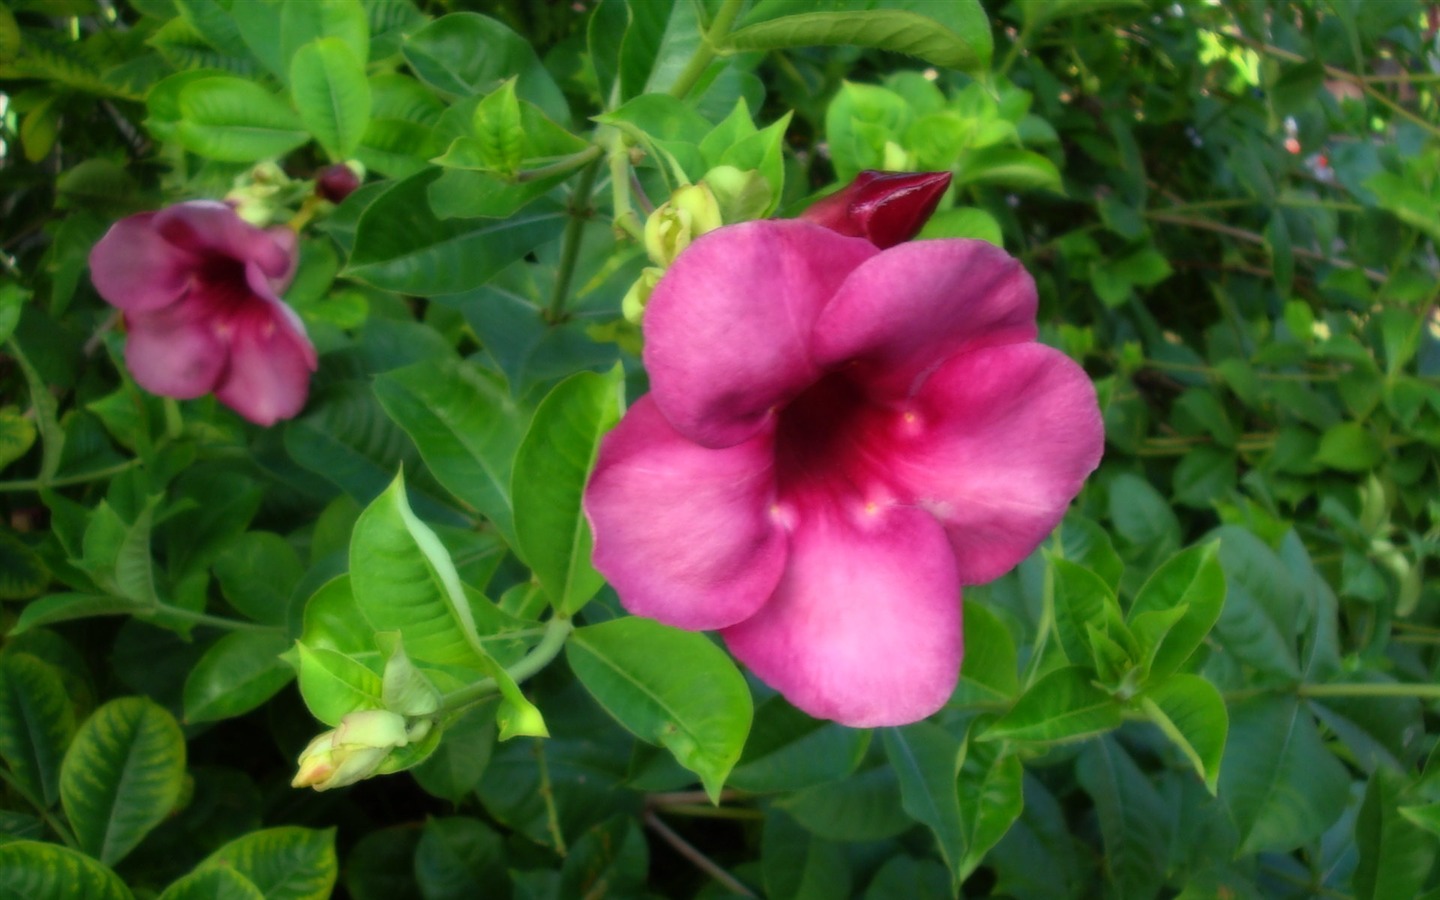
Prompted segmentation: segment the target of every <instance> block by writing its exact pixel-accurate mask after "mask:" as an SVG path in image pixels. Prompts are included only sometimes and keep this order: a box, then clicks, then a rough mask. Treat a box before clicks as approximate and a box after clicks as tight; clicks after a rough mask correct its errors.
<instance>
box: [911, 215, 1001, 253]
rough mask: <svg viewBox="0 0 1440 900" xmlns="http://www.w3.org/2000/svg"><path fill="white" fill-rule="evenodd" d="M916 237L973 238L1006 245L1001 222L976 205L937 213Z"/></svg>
mask: <svg viewBox="0 0 1440 900" xmlns="http://www.w3.org/2000/svg"><path fill="white" fill-rule="evenodd" d="M916 238H917V239H919V240H931V239H932V238H973V239H976V240H981V241H987V242H989V243H991V244H994V245H995V246H997V247H1000V248H1002V249H1003V248H1004V247H1005V238H1004V235H1003V234H1002V233H1001V231H1000V223H999V222H997V221H995V217H994V216H992V215H990V214H989V213H988V212H986V211H985V210H983V209H980V208H979V207H976V206H962V207H959V208H957V209H947V210H942V211H941V212H938V213H936V214H935V215H933V216H931V217H930V221H928V222H926V223H925V227H923V228H921V229H920V233H919V234H918V235H916Z"/></svg>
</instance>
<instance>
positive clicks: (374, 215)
mask: <svg viewBox="0 0 1440 900" xmlns="http://www.w3.org/2000/svg"><path fill="white" fill-rule="evenodd" d="M441 174H442V172H441V170H438V169H430V170H426V171H423V172H421V173H419V174H418V175H415V176H413V177H411V178H407V179H405V180H403V181H400V182H398V183H396V184H395V185H394V186H393V187H391V188H390V189H389V190H387V191H385V193H383V194H381V195H380V196H379V197H377V198H376V199H375V200H374V201H373V202H372V203H371V204H370V205H369V206H368V207H366V209H365V212H363V213H361V215H360V221H359V223H358V225H357V226H356V234H355V248H354V251H353V253H352V254H351V256H350V265H349V267H348V268H347V269H346V271H345V273H344V274H346V275H348V276H351V277H354V278H358V279H360V280H361V281H364V282H367V283H368V284H372V285H374V286H375V287H378V288H381V289H384V290H394V291H399V292H402V293H406V294H419V295H420V296H426V297H428V296H433V295H436V294H455V293H459V292H461V291H468V290H471V289H473V288H477V287H479V286H481V285H483V284H484V283H485V282H487V281H489V280H490V279H491V278H493V277H494V276H495V275H496V273H498V272H499V271H500V270H501V269H503V268H505V267H506V266H508V265H510V264H511V263H513V262H515V261H516V260H518V259H521V258H522V257H524V256H525V254H527V253H529V252H530V251H532V250H534V249H535V248H536V247H539V246H540V245H541V244H543V243H545V242H546V241H549V240H552V239H554V238H557V237H559V235H560V232H561V230H562V228H563V226H564V218H565V217H564V215H563V213H562V212H560V211H559V209H557V208H556V207H555V206H554V205H553V204H548V203H546V204H539V203H537V204H535V205H534V206H532V207H531V208H530V209H528V210H526V211H525V213H524V214H523V215H517V216H515V217H513V218H508V219H498V220H497V219H488V218H484V219H459V218H451V219H440V218H437V217H436V215H435V213H434V212H433V211H432V209H431V206H430V202H429V199H428V192H429V188H430V185H431V184H433V183H434V182H435V181H436V180H437V179H439V178H440V176H441Z"/></svg>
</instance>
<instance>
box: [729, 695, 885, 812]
mask: <svg viewBox="0 0 1440 900" xmlns="http://www.w3.org/2000/svg"><path fill="white" fill-rule="evenodd" d="M869 746H870V737H869V733H868V732H866V731H864V730H862V729H856V728H846V727H844V726H842V725H837V724H835V723H834V722H822V721H820V720H818V719H812V718H811V717H810V716H807V715H806V714H805V713H803V712H801V711H800V710H798V709H796V708H795V707H793V706H791V705H790V704H789V703H788V702H786V700H785V698H784V697H780V696H778V695H777V696H775V697H771V698H770V699H769V700H766V701H765V702H763V703H761V704H760V706H759V707H758V708H756V710H755V721H754V724H753V725H752V726H751V729H750V738H749V740H747V741H746V742H745V752H744V754H743V755H742V756H741V757H740V761H739V762H738V763H736V765H735V769H734V771H732V772H731V773H730V778H729V783H730V784H731V785H732V786H734V787H737V788H739V789H741V790H743V791H752V792H756V793H772V792H780V791H795V790H800V789H801V788H807V787H811V786H812V785H817V784H825V783H827V782H831V781H835V780H836V779H839V778H844V777H845V776H846V775H849V774H850V773H851V772H853V771H855V769H856V767H857V766H859V765H860V761H861V759H862V758H864V756H865V749H866V748H867V747H869Z"/></svg>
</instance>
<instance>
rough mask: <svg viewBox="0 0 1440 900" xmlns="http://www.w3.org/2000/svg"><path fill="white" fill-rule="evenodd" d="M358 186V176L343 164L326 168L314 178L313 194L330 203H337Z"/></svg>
mask: <svg viewBox="0 0 1440 900" xmlns="http://www.w3.org/2000/svg"><path fill="white" fill-rule="evenodd" d="M359 186H360V176H358V175H356V174H355V171H354V170H353V169H351V168H350V167H349V166H347V165H345V164H344V163H336V164H335V165H333V166H328V167H326V168H324V169H322V170H321V171H320V174H319V175H317V176H315V193H317V194H319V195H320V196H321V197H324V198H325V199H326V200H329V201H330V202H331V203H339V202H340V201H341V200H344V199H345V198H346V197H348V196H350V195H351V194H352V193H353V192H354V191H355V189H356V188H358V187H359Z"/></svg>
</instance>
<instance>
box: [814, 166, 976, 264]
mask: <svg viewBox="0 0 1440 900" xmlns="http://www.w3.org/2000/svg"><path fill="white" fill-rule="evenodd" d="M949 186H950V173H949V172H876V171H874V170H872V169H867V170H866V171H864V172H861V173H860V174H859V175H856V176H855V180H854V181H852V182H850V183H849V184H848V185H846V186H845V187H843V188H841V189H840V190H838V191H836V192H835V193H833V194H831V195H830V196H828V197H825V198H823V199H821V200H819V201H817V202H815V203H814V204H812V205H811V206H810V208H809V209H807V210H805V212H803V213H801V214H800V218H802V219H805V220H806V221H810V222H814V223H815V224H816V225H824V226H825V227H826V228H828V229H830V230H831V231H838V232H839V233H841V234H845V235H849V236H851V237H863V238H865V239H866V240H868V241H869V242H870V243H872V244H874V245H875V246H877V247H879V248H880V249H881V250H884V249H886V248H888V247H893V246H895V245H896V244H903V243H904V242H905V241H908V240H910V239H911V238H913V237H914V236H915V235H916V234H919V232H920V229H921V228H922V227H923V226H924V225H925V222H926V220H927V219H929V218H930V216H931V214H933V213H934V212H935V207H936V206H937V205H939V203H940V198H941V197H943V196H945V189H946V188H948V187H949Z"/></svg>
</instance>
